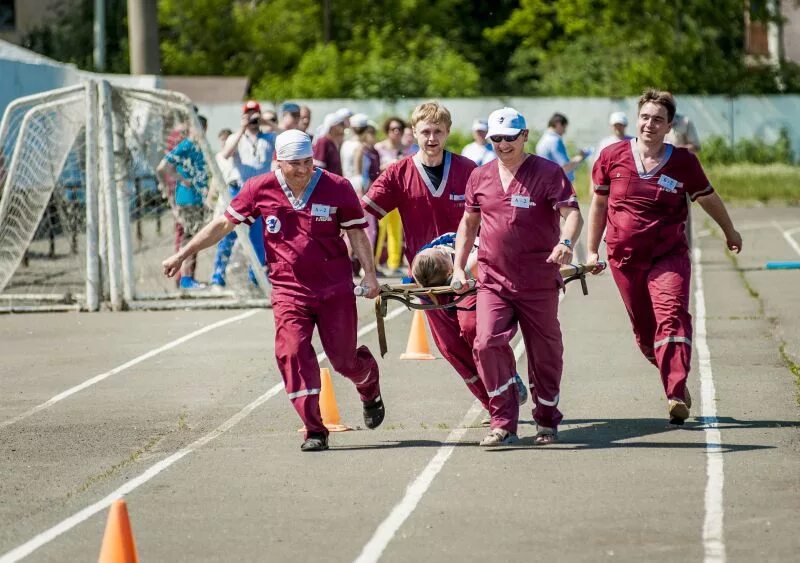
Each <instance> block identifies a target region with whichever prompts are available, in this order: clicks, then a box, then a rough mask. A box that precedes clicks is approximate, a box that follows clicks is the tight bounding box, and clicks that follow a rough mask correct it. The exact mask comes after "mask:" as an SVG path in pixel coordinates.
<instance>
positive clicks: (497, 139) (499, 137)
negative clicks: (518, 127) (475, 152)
mask: <svg viewBox="0 0 800 563" xmlns="http://www.w3.org/2000/svg"><path fill="white" fill-rule="evenodd" d="M520 135H522V131H520V132H519V133H517V134H516V135H492V136H491V137H489V140H490V141H492V142H493V143H501V142H503V141H505V142H506V143H513V142H514V141H516V140H517V139H519V136H520Z"/></svg>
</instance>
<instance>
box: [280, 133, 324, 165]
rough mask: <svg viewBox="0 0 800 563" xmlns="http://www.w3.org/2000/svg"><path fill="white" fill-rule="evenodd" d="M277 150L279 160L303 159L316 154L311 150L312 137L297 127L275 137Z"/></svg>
mask: <svg viewBox="0 0 800 563" xmlns="http://www.w3.org/2000/svg"><path fill="white" fill-rule="evenodd" d="M275 152H276V153H277V157H278V160H303V159H304V158H311V157H312V156H313V154H314V153H313V151H312V150H311V137H309V136H308V135H307V134H306V133H304V132H303V131H299V130H297V129H290V130H289V131H284V132H283V133H281V134H280V135H278V138H277V139H275Z"/></svg>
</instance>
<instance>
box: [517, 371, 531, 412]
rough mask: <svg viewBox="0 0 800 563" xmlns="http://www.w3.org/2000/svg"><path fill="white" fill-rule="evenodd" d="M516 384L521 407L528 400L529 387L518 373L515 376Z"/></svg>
mask: <svg viewBox="0 0 800 563" xmlns="http://www.w3.org/2000/svg"><path fill="white" fill-rule="evenodd" d="M514 383H516V384H517V393H519V406H522V405H524V404H525V401H527V400H528V386H527V385H525V382H524V381H522V378H521V377H520V376H519V374H518V373H515V374H514Z"/></svg>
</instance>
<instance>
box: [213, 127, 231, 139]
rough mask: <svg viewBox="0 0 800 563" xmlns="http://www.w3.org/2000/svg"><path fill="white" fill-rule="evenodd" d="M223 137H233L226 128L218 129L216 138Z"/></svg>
mask: <svg viewBox="0 0 800 563" xmlns="http://www.w3.org/2000/svg"><path fill="white" fill-rule="evenodd" d="M223 135H233V131H231V130H230V129H228V128H225V129H220V130H219V133H217V137H222V136H223Z"/></svg>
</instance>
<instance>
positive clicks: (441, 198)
mask: <svg viewBox="0 0 800 563" xmlns="http://www.w3.org/2000/svg"><path fill="white" fill-rule="evenodd" d="M451 125H452V118H451V117H450V112H449V111H447V108H445V107H444V106H442V105H440V104H438V103H436V102H427V103H424V104H421V105H419V106H417V107H416V108H415V109H414V113H413V114H412V116H411V126H412V128H413V131H414V136H415V138H416V141H417V143H418V144H419V147H420V150H419V152H417V153H416V154H415V155H413V156H408V157H406V158H403V159H402V160H398V161H397V162H394V163H393V164H391V165H390V166H389V167H388V168H387V169H386V170H385V171H384V172H383V174H381V175H380V176H379V177H378V179H377V180H375V182H374V183H373V184H372V186H371V187H370V189H369V191H368V192H367V194H366V195H365V196H364V197H363V198H362V205H363V207H364V210H365V211H368V212H370V213H372V214H373V215H375V216H376V217H378V219H381V218H383V217H385V216H386V214H387V213H389V212H390V211H392V210H393V209H398V210H399V211H400V218H401V220H402V222H403V236H404V239H405V255H406V259H407V260H408V263H409V264H411V263H412V262H413V260H414V257H415V256H416V255H417V252H419V250H420V249H421V248H422V247H423V246H425V245H427V244H428V243H429V242H430V241H432V240H433V239H435V238H436V237H439V236H441V235H443V234H445V233H449V232H453V231H455V230H456V227H458V222H459V220H460V219H461V216H462V215H463V213H464V191H465V189H466V185H467V179H468V178H469V175H470V173H471V172H472V170H473V169H474V168H475V163H474V162H472V161H471V160H470V159H468V158H465V157H463V156H461V155H457V154H453V153H451V152H449V151H446V150H444V145H445V142H446V141H447V136H448V135H449V134H450V126H451ZM474 304H475V303H474V297H469V298H467V299H465V300H464V301H462V302H461V304H460V306H459V310H454V309H440V310H435V311H425V314H426V316H427V317H428V322H429V323H430V327H431V334H432V335H433V340H434V342H436V346H437V347H438V348H439V351H440V352H441V353H442V356H444V357H445V359H446V360H447V361H448V362H450V365H452V366H453V367H454V368H455V369H456V371H457V372H458V374H459V375H460V376H461V378H462V379H463V380H464V383H466V385H467V387H468V388H469V390H470V391H471V392H472V394H473V395H474V396H475V397H476V398H477V399H478V400H479V401H480V402H481V404H482V405H483V406H484V408H487V409H488V406H489V397H488V395H487V394H486V388H485V387H484V385H483V382H482V381H481V379H480V377H479V376H478V368H477V367H476V366H475V360H474V359H473V357H472V341H473V340H474V338H475V311H474V310H469V309H471V308H472V307H473V306H474ZM510 351H511V349H510V348H509V352H510ZM509 369H510V370H511V371H509V372H508V374H507V375H508V376H509V377H511V376H512V375H513V374H514V373H515V370H514V369H512V368H509Z"/></svg>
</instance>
